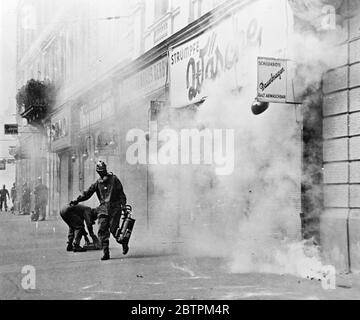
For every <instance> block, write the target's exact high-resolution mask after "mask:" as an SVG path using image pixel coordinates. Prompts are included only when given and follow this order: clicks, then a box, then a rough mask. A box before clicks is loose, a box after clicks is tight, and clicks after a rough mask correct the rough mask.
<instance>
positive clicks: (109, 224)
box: [70, 161, 129, 260]
mask: <svg viewBox="0 0 360 320" xmlns="http://www.w3.org/2000/svg"><path fill="white" fill-rule="evenodd" d="M96 172H97V173H98V174H99V176H100V178H99V179H98V180H97V181H96V182H95V183H93V184H92V185H91V186H90V188H89V189H88V190H86V191H84V193H83V194H82V195H80V196H79V197H78V198H77V199H76V200H74V201H71V202H70V206H72V205H77V204H78V203H79V202H83V201H86V200H88V199H90V198H91V197H92V195H93V194H94V193H96V195H97V197H98V199H99V202H100V205H99V207H97V208H96V211H97V216H98V227H99V229H98V237H99V241H100V245H101V247H102V249H103V251H104V254H103V256H102V258H101V260H109V259H110V251H109V240H110V233H111V234H112V235H113V236H114V238H115V239H116V232H117V230H118V229H119V223H120V219H121V214H122V211H123V210H124V209H125V208H126V196H125V193H124V189H123V186H122V184H121V182H120V180H119V179H118V177H117V176H116V175H114V174H113V173H111V172H108V171H107V167H106V164H105V162H103V161H99V162H97V164H96ZM116 240H117V241H118V239H116ZM118 242H119V241H118ZM122 246H123V254H127V252H128V251H129V247H128V244H127V243H122Z"/></svg>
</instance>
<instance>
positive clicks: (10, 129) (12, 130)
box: [4, 124, 19, 135]
mask: <svg viewBox="0 0 360 320" xmlns="http://www.w3.org/2000/svg"><path fill="white" fill-rule="evenodd" d="M18 131H19V129H18V125H17V124H4V133H5V134H6V135H17V134H18Z"/></svg>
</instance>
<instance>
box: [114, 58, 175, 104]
mask: <svg viewBox="0 0 360 320" xmlns="http://www.w3.org/2000/svg"><path fill="white" fill-rule="evenodd" d="M167 63H168V61H167V58H166V57H165V58H162V59H161V60H159V61H157V62H155V63H154V64H152V65H151V66H149V67H147V68H145V69H143V70H141V71H139V72H137V73H136V74H135V75H133V76H130V77H129V78H126V79H125V80H124V81H122V82H121V83H120V86H119V93H120V100H121V103H122V104H124V103H127V102H130V101H133V100H137V99H143V98H144V97H146V96H147V95H149V94H151V93H153V92H154V91H156V90H159V89H160V88H165V84H166V78H167V77H166V75H167Z"/></svg>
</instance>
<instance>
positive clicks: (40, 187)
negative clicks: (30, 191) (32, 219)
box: [34, 177, 48, 221]
mask: <svg viewBox="0 0 360 320" xmlns="http://www.w3.org/2000/svg"><path fill="white" fill-rule="evenodd" d="M34 195H35V216H36V217H37V219H36V220H39V221H44V220H45V218H46V205H47V202H48V187H47V186H46V185H45V184H43V183H42V178H41V177H39V178H38V184H37V186H36V187H35V190H34Z"/></svg>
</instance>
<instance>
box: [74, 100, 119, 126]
mask: <svg viewBox="0 0 360 320" xmlns="http://www.w3.org/2000/svg"><path fill="white" fill-rule="evenodd" d="M114 115H115V106H114V99H113V98H112V96H111V94H110V93H105V94H103V95H101V96H99V97H97V98H96V99H94V100H93V101H92V103H90V105H83V106H81V107H80V129H85V128H90V127H91V126H93V125H94V124H96V123H99V122H101V121H104V120H107V119H110V118H111V117H113V116H114Z"/></svg>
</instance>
